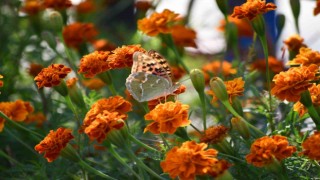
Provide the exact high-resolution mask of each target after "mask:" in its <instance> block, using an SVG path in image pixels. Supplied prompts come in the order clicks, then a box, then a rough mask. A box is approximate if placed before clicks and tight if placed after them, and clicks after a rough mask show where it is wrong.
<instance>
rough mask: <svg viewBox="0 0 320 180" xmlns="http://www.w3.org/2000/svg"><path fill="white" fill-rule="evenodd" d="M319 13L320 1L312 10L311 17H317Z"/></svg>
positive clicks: (318, 0) (319, 0)
mask: <svg viewBox="0 0 320 180" xmlns="http://www.w3.org/2000/svg"><path fill="white" fill-rule="evenodd" d="M319 13H320V0H317V4H316V7H315V8H314V10H313V15H315V16H316V15H318V14H319Z"/></svg>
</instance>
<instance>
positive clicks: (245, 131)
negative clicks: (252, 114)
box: [231, 117, 250, 139]
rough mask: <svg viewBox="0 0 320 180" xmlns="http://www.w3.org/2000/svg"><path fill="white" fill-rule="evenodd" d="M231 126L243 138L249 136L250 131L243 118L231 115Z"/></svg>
mask: <svg viewBox="0 0 320 180" xmlns="http://www.w3.org/2000/svg"><path fill="white" fill-rule="evenodd" d="M231 124H232V128H234V129H235V130H236V131H238V132H239V134H240V135H241V137H242V138H243V139H249V138H250V131H249V128H248V126H247V124H246V123H245V122H244V120H243V119H241V118H239V117H233V118H232V119H231Z"/></svg>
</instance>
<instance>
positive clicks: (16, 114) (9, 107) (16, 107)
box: [0, 100, 34, 132]
mask: <svg viewBox="0 0 320 180" xmlns="http://www.w3.org/2000/svg"><path fill="white" fill-rule="evenodd" d="M33 110H34V109H33V107H32V106H31V104H30V103H29V102H25V101H22V100H17V101H15V102H0V111H1V112H2V113H4V114H5V115H6V116H7V117H8V118H10V119H12V120H14V121H19V122H21V121H24V120H25V119H26V118H27V116H28V115H29V114H30V113H31V112H33ZM4 122H5V119H3V118H0V132H1V131H2V130H3V128H4Z"/></svg>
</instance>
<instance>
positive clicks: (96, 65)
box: [78, 51, 110, 78]
mask: <svg viewBox="0 0 320 180" xmlns="http://www.w3.org/2000/svg"><path fill="white" fill-rule="evenodd" d="M109 55H110V52H109V51H94V52H93V53H90V54H88V55H85V56H83V57H82V58H81V60H80V64H79V70H78V73H82V74H84V77H86V78H92V77H94V76H95V75H97V74H100V73H102V72H105V71H107V70H109V69H110V66H109V62H108V57H109Z"/></svg>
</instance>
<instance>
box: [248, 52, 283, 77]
mask: <svg viewBox="0 0 320 180" xmlns="http://www.w3.org/2000/svg"><path fill="white" fill-rule="evenodd" d="M268 63H269V69H270V70H271V71H272V72H274V73H275V74H278V73H279V72H281V71H283V70H284V65H283V63H282V61H278V60H277V59H276V58H275V57H273V56H269V57H268ZM266 64H267V63H266V60H265V59H260V60H257V61H254V62H253V63H252V64H251V68H252V69H257V70H259V71H262V72H265V71H266Z"/></svg>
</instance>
